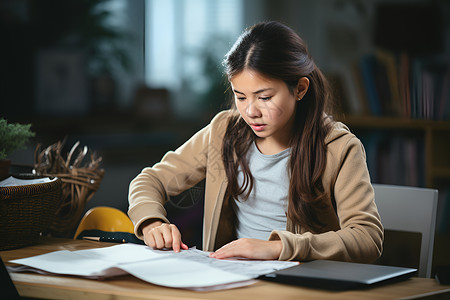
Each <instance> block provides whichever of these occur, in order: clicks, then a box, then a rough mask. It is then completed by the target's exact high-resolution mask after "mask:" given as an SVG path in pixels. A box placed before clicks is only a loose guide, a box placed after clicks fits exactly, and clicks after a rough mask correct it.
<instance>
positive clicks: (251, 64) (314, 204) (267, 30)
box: [222, 21, 332, 231]
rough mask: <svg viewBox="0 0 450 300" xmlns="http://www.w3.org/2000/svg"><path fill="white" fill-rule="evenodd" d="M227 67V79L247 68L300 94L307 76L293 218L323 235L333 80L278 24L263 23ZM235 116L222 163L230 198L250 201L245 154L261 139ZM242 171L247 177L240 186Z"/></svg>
mask: <svg viewBox="0 0 450 300" xmlns="http://www.w3.org/2000/svg"><path fill="white" fill-rule="evenodd" d="M223 65H224V67H225V73H226V75H227V77H228V80H231V78H232V77H233V76H234V75H236V74H238V73H240V72H242V71H243V70H244V69H247V70H252V71H256V72H258V73H260V74H262V75H265V76H268V77H270V78H274V79H279V80H282V81H284V82H285V83H286V85H287V87H288V89H289V91H290V93H292V94H294V93H295V88H296V86H297V83H298V80H299V79H300V78H302V77H307V78H308V79H309V81H310V84H309V89H308V92H307V93H306V95H305V96H304V97H303V99H302V100H301V101H297V107H296V111H295V121H294V128H295V130H294V131H295V132H294V135H293V137H292V139H291V142H290V147H291V156H290V160H289V174H290V184H289V197H288V199H289V200H288V201H289V203H288V212H287V214H288V217H289V218H290V219H291V220H293V221H294V222H295V223H297V224H300V225H301V226H306V227H307V228H309V229H310V230H313V231H319V230H320V228H321V227H322V226H323V225H324V224H322V223H321V222H320V220H319V217H318V214H317V211H318V208H319V207H318V205H319V204H320V203H323V202H322V201H321V200H323V198H325V197H327V196H326V194H325V191H324V188H323V185H322V175H323V173H324V170H325V165H326V152H327V149H326V145H325V137H326V135H327V134H328V132H329V130H330V125H329V122H326V121H325V117H324V116H325V114H324V113H325V112H326V110H327V109H328V107H327V105H328V103H330V100H331V97H332V96H331V90H330V88H329V84H328V81H327V80H326V78H325V76H324V75H323V74H322V72H321V71H320V70H319V69H318V68H317V66H316V65H315V63H314V61H313V59H312V58H311V56H310V54H309V53H308V50H307V47H306V44H305V42H304V41H303V40H302V39H301V38H300V37H299V35H298V34H297V33H296V32H295V31H294V30H292V29H291V28H289V27H288V26H286V25H284V24H282V23H279V22H274V21H271V22H263V23H258V24H256V25H254V26H252V27H250V28H248V29H246V30H245V31H244V32H243V34H242V35H241V36H240V37H239V39H238V40H237V41H236V43H235V44H234V45H233V47H232V48H231V50H230V51H229V52H228V53H227V55H226V56H225V59H224V62H223ZM232 110H234V112H236V113H235V114H234V115H233V117H232V118H231V120H230V122H229V124H228V127H227V129H226V133H225V138H224V144H223V149H222V158H223V163H224V166H225V171H226V175H227V179H228V190H227V192H228V195H229V196H231V197H233V198H237V197H238V196H239V195H242V196H243V197H244V199H246V198H247V197H248V195H249V194H250V191H251V189H252V188H253V177H252V174H251V172H250V169H249V166H248V161H247V159H246V153H247V151H248V149H249V147H250V145H251V144H252V143H253V142H254V141H255V139H256V135H255V134H254V133H253V131H252V130H251V129H250V128H249V126H248V125H247V124H246V123H245V121H244V120H243V119H242V118H241V116H240V115H239V113H237V110H236V107H235V105H234V102H233V104H232ZM239 167H240V168H241V170H242V171H243V173H244V181H243V184H241V185H239V183H238V180H237V177H238V176H237V174H238V169H239Z"/></svg>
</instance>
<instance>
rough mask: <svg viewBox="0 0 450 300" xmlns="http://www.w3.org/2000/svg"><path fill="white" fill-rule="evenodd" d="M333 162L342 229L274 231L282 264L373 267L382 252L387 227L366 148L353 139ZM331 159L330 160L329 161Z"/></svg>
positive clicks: (334, 187) (332, 186) (272, 238)
mask: <svg viewBox="0 0 450 300" xmlns="http://www.w3.org/2000/svg"><path fill="white" fill-rule="evenodd" d="M339 152H340V153H339V155H338V156H335V158H338V159H336V163H334V162H329V163H330V165H332V166H333V168H336V171H334V172H332V173H335V174H336V175H335V176H333V177H335V180H334V181H333V180H331V182H334V184H331V187H330V193H333V194H334V198H335V201H336V208H337V217H338V219H339V224H340V229H339V230H336V231H328V232H324V233H320V234H313V233H311V232H304V233H302V234H296V233H292V232H289V231H279V230H274V231H273V232H272V234H271V236H270V238H269V239H271V240H277V239H280V240H281V241H282V244H283V249H282V252H281V255H280V258H279V259H280V260H303V261H306V260H315V259H330V260H341V261H353V262H363V263H370V262H373V261H374V260H376V259H377V258H378V257H379V256H380V255H381V251H382V242H383V226H382V224H381V220H380V216H379V214H378V210H377V207H376V205H375V200H374V191H373V187H372V185H371V182H370V176H369V172H368V170H367V164H366V158H365V152H364V148H363V146H362V144H361V142H360V141H359V140H358V139H357V138H356V137H353V138H351V139H349V140H348V142H347V143H346V144H345V146H344V147H343V149H342V151H339ZM328 159H330V158H328Z"/></svg>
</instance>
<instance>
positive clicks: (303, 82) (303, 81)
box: [295, 77, 309, 101]
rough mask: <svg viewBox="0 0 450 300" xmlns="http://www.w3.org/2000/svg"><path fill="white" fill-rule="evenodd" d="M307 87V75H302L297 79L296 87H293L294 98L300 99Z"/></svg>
mask: <svg viewBox="0 0 450 300" xmlns="http://www.w3.org/2000/svg"><path fill="white" fill-rule="evenodd" d="M308 88H309V79H308V77H302V78H300V79H299V80H298V83H297V87H296V89H295V92H296V99H297V101H300V100H302V99H303V97H304V96H305V94H306V92H307V91H308Z"/></svg>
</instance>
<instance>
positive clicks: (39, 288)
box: [0, 239, 450, 300]
mask: <svg viewBox="0 0 450 300" xmlns="http://www.w3.org/2000/svg"><path fill="white" fill-rule="evenodd" d="M106 246H111V244H110V243H100V242H94V241H83V240H68V239H42V241H41V242H40V243H39V244H38V245H34V246H29V247H25V248H21V249H16V250H7V251H0V257H1V258H2V260H3V261H4V262H5V264H7V265H8V264H9V265H11V263H8V261H9V260H11V259H17V258H23V257H29V256H33V255H38V254H44V253H47V252H51V251H56V250H81V249H89V248H97V247H106ZM11 277H12V279H13V282H14V284H15V285H16V287H17V290H18V291H19V294H20V295H21V296H24V297H35V298H44V299H113V298H114V299H164V300H172V299H173V300H174V299H224V300H225V299H233V300H237V299H258V300H259V299H277V300H282V299H299V298H302V299H323V298H325V297H333V298H334V299H398V298H406V299H415V298H416V297H425V296H428V297H429V296H435V297H437V298H439V299H445V297H448V296H449V295H450V286H448V285H439V284H438V283H436V281H435V280H434V279H426V278H411V279H408V280H406V281H402V282H398V283H394V284H390V285H382V286H378V287H373V288H369V289H362V290H348V291H326V290H319V289H311V288H306V287H297V286H289V285H284V284H278V283H271V282H265V281H258V282H257V283H255V284H253V285H250V286H247V287H242V288H237V289H231V290H222V291H212V292H195V291H189V290H182V289H173V288H165V287H160V286H156V285H153V284H150V283H147V282H144V281H141V280H139V279H137V278H135V277H133V276H131V275H126V276H121V277H117V278H114V279H108V280H103V281H100V280H89V279H84V278H79V277H73V276H56V275H55V276H49V275H39V274H34V273H12V274H11ZM444 293H445V295H443V294H444ZM441 297H442V298H441ZM447 299H448V298H447Z"/></svg>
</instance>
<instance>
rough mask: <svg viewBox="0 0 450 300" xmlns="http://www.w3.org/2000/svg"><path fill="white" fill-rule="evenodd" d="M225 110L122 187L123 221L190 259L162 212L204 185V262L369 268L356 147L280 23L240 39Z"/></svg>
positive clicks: (373, 243) (369, 222)
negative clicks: (207, 256)
mask: <svg viewBox="0 0 450 300" xmlns="http://www.w3.org/2000/svg"><path fill="white" fill-rule="evenodd" d="M224 66H225V70H226V74H227V76H228V79H229V82H230V88H231V90H232V91H233V94H234V101H233V104H232V108H231V109H230V110H227V111H223V112H221V113H219V114H218V115H217V116H215V117H214V118H213V120H212V121H211V123H210V124H209V125H207V126H206V127H205V128H203V129H202V130H200V131H199V132H198V133H196V134H195V135H194V136H193V137H192V138H191V139H189V140H188V141H187V142H186V143H185V144H184V145H182V146H181V147H180V148H178V149H177V150H175V151H173V152H172V151H171V152H168V153H167V154H166V155H165V156H164V157H163V159H162V161H161V162H159V163H157V164H155V165H154V166H153V167H151V168H145V169H144V170H143V171H142V172H141V173H140V174H139V175H138V176H137V177H136V178H135V179H134V180H133V181H132V182H131V184H130V192H129V203H130V207H129V212H128V213H129V216H130V218H131V220H132V221H133V222H134V224H135V233H136V235H137V236H138V237H139V238H141V239H143V240H144V241H145V243H146V244H147V245H149V246H151V247H153V248H158V249H159V248H172V249H173V250H174V251H180V249H187V248H188V246H187V245H186V244H185V243H183V242H182V238H181V234H180V231H179V230H178V228H177V227H176V225H175V224H171V223H170V222H169V220H168V219H167V217H166V211H165V209H164V206H163V205H164V203H165V202H166V201H167V200H168V197H171V196H174V195H178V194H179V193H181V192H182V191H184V190H186V189H188V188H190V187H192V186H194V185H195V184H197V183H198V182H200V181H201V180H203V179H206V185H205V203H204V220H203V250H205V251H213V252H212V253H211V257H215V258H227V257H233V256H240V257H247V258H254V259H279V260H301V261H305V260H314V259H332V260H343V261H354V262H372V261H374V260H375V259H377V258H378V257H379V255H380V254H381V250H382V241H383V227H382V225H381V222H380V217H379V215H378V211H377V208H376V205H375V202H374V192H373V188H372V185H371V182H370V176H369V173H368V170H367V165H366V160H365V152H364V148H363V146H362V144H361V142H360V141H359V140H358V139H357V138H356V137H355V136H354V135H353V134H352V133H351V132H350V131H349V130H348V128H347V127H346V126H345V125H344V124H342V123H340V122H335V121H333V120H332V118H331V116H330V115H329V114H327V105H328V104H329V102H330V101H331V100H332V96H331V92H330V88H329V86H328V83H327V80H326V78H325V77H324V76H323V75H322V73H321V72H320V70H319V69H318V68H317V66H316V65H315V64H314V62H313V60H312V58H311V56H310V55H309V53H308V51H307V48H306V46H305V43H304V42H303V40H302V39H301V38H300V37H299V36H298V35H297V34H296V33H295V32H294V31H293V30H292V29H291V28H289V27H287V26H285V25H283V24H281V23H278V22H263V23H259V24H256V25H254V26H252V27H250V28H249V29H247V30H246V31H245V32H244V33H243V34H242V35H241V36H240V38H239V39H238V40H237V42H236V43H235V44H234V46H233V47H232V49H231V50H230V51H229V53H228V54H227V55H226V57H225V60H224Z"/></svg>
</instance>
